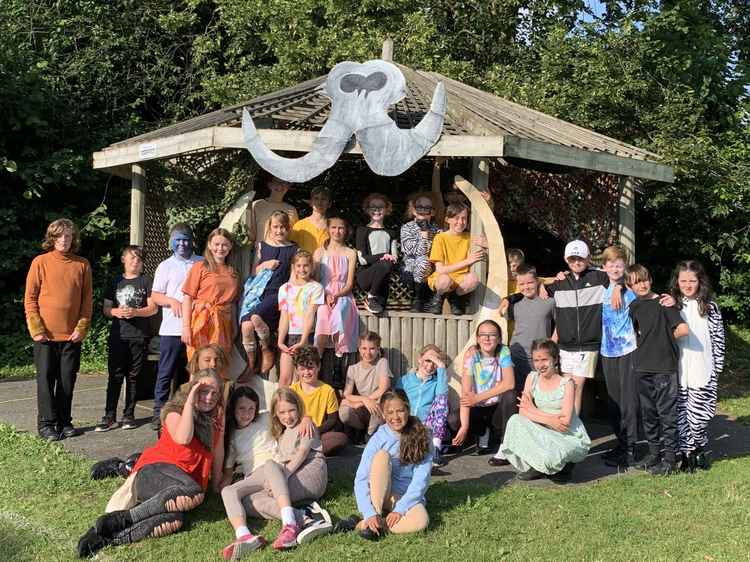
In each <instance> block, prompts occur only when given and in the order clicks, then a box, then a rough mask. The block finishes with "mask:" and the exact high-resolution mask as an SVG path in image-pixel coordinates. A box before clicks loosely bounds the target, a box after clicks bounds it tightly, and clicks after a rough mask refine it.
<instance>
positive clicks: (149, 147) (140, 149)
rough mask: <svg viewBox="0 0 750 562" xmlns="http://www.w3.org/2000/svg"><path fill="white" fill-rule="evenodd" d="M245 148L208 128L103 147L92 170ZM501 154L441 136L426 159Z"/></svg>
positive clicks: (497, 146) (352, 150)
mask: <svg viewBox="0 0 750 562" xmlns="http://www.w3.org/2000/svg"><path fill="white" fill-rule="evenodd" d="M258 133H259V134H260V137H261V139H263V142H264V143H265V144H266V146H267V147H268V148H270V149H271V150H275V151H287V152H300V153H304V152H309V151H310V149H311V148H312V145H313V142H314V141H315V139H316V138H317V137H318V133H317V132H315V131H290V130H280V129H258ZM224 148H245V143H244V140H243V138H242V129H240V128H239V127H208V128H206V129H201V130H199V131H193V132H191V133H184V134H181V135H175V136H171V137H164V138H161V139H156V140H152V141H148V142H145V143H140V144H137V143H133V144H126V145H118V146H113V147H110V148H105V149H103V150H100V151H98V152H95V153H94V169H95V170H106V171H109V172H111V171H112V169H113V168H116V167H121V166H126V165H132V164H138V163H141V162H148V161H151V160H168V159H170V158H174V157H176V156H179V155H181V154H185V153H188V152H195V151H200V150H221V149H224ZM345 152H346V153H348V154H362V149H361V148H360V146H359V144H356V143H355V144H352V145H351V146H350V147H349V148H348V150H346V151H345ZM502 154H503V137H502V136H470V135H461V136H459V135H443V136H442V137H441V138H440V140H438V142H437V144H435V146H433V147H432V149H431V150H430V152H429V154H428V155H429V156H457V157H470V156H484V157H487V158H492V157H495V158H496V157H499V156H502Z"/></svg>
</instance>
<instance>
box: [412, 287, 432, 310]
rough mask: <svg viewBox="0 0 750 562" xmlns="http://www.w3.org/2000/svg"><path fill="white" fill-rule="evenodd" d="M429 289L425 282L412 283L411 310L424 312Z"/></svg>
mask: <svg viewBox="0 0 750 562" xmlns="http://www.w3.org/2000/svg"><path fill="white" fill-rule="evenodd" d="M429 291H430V289H429V287H428V286H427V283H414V298H413V299H412V301H411V311H412V312H424V311H425V307H426V306H427V303H428V300H429V298H430V297H429V295H430V293H429Z"/></svg>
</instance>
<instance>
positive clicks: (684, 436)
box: [677, 301, 725, 453]
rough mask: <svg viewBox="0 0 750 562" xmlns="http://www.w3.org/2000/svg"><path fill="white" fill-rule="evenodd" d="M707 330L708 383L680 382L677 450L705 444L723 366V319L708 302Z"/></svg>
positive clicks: (685, 450)
mask: <svg viewBox="0 0 750 562" xmlns="http://www.w3.org/2000/svg"><path fill="white" fill-rule="evenodd" d="M708 334H709V339H710V341H711V357H712V360H713V361H712V364H713V365H712V366H713V368H712V369H711V373H710V377H709V380H708V383H707V384H706V385H705V386H702V387H700V388H689V387H688V386H687V385H685V386H683V385H682V384H680V387H679V395H678V397H677V430H678V433H679V446H680V451H683V452H685V453H690V452H693V451H696V450H698V451H699V450H702V449H703V448H704V447H706V445H708V423H709V422H710V421H711V419H712V418H713V417H714V415H715V414H716V395H717V383H718V379H719V375H720V374H721V372H722V371H723V370H724V352H725V341H724V323H723V321H722V317H721V311H720V310H719V306H718V305H717V304H716V303H715V302H713V301H711V302H709V303H708Z"/></svg>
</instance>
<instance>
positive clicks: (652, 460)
mask: <svg viewBox="0 0 750 562" xmlns="http://www.w3.org/2000/svg"><path fill="white" fill-rule="evenodd" d="M660 463H661V455H660V454H659V453H649V454H648V455H646V457H645V458H644V459H643V460H641V462H639V463H638V468H642V469H643V470H649V469H650V468H651V467H653V466H657V465H658V464H660Z"/></svg>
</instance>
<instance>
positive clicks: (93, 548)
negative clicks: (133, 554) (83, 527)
mask: <svg viewBox="0 0 750 562" xmlns="http://www.w3.org/2000/svg"><path fill="white" fill-rule="evenodd" d="M108 543H109V541H107V540H106V539H104V537H102V536H100V535H99V533H97V532H96V529H95V528H94V527H91V528H90V529H89V530H88V531H86V533H85V534H84V535H83V536H82V537H81V538H80V539H78V558H89V557H92V556H94V554H96V553H97V552H98V551H99V550H101V549H102V548H104V547H105V546H107V544H108Z"/></svg>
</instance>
